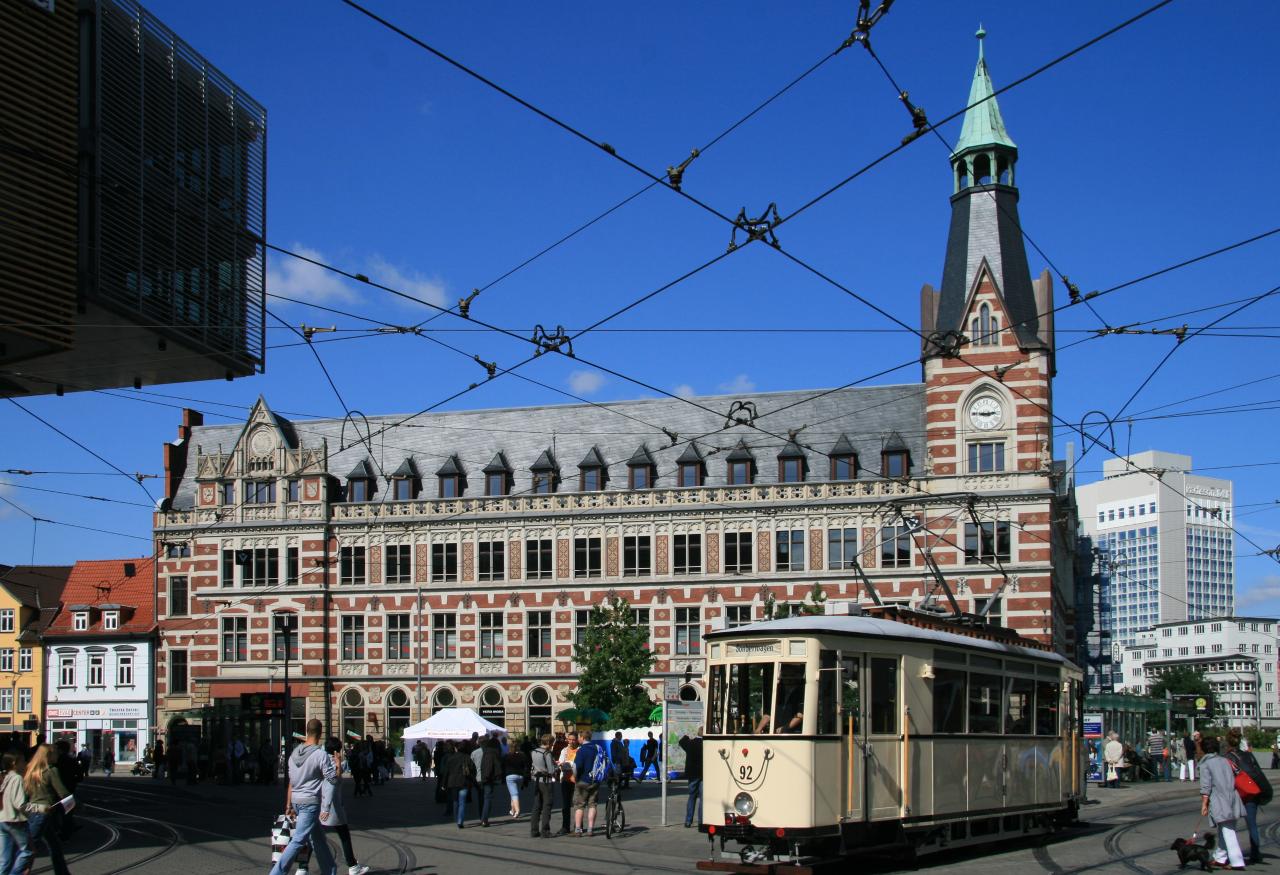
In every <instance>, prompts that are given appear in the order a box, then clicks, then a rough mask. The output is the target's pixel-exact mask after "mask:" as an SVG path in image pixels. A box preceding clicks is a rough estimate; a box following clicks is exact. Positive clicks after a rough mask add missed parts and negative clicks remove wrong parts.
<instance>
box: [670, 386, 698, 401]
mask: <svg viewBox="0 0 1280 875" xmlns="http://www.w3.org/2000/svg"><path fill="white" fill-rule="evenodd" d="M671 394H673V395H675V396H677V397H679V398H693V397H695V396H696V395H697V394H698V393H697V392H695V391H694V390H693V387H692V386H690V385H689V384H688V383H681V384H680V385H679V386H676V387H675V388H674V389H672V390H671Z"/></svg>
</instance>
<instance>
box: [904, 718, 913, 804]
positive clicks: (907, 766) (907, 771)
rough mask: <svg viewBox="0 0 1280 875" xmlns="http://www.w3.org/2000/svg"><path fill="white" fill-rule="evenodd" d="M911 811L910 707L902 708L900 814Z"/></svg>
mask: <svg viewBox="0 0 1280 875" xmlns="http://www.w3.org/2000/svg"><path fill="white" fill-rule="evenodd" d="M910 813H911V708H910V707H906V708H903V709H902V816H903V817H906V816H907V815H908V814H910Z"/></svg>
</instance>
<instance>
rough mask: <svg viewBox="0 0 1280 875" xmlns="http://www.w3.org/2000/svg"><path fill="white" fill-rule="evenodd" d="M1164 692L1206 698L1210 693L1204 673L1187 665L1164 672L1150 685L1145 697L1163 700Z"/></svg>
mask: <svg viewBox="0 0 1280 875" xmlns="http://www.w3.org/2000/svg"><path fill="white" fill-rule="evenodd" d="M1166 691H1167V692H1170V693H1173V694H1174V695H1175V696H1176V695H1179V694H1185V695H1193V696H1207V695H1209V694H1210V692H1211V690H1210V689H1209V681H1208V680H1207V679H1206V678H1205V676H1204V672H1201V671H1197V670H1196V669H1194V668H1192V667H1191V666H1189V665H1180V666H1175V667H1173V668H1171V669H1169V670H1168V671H1165V672H1164V673H1163V674H1161V675H1160V677H1159V678H1158V679H1157V680H1156V682H1155V683H1154V684H1152V685H1151V689H1149V690H1148V691H1147V695H1149V696H1151V697H1152V698H1155V699H1163V698H1164V694H1165V692H1166Z"/></svg>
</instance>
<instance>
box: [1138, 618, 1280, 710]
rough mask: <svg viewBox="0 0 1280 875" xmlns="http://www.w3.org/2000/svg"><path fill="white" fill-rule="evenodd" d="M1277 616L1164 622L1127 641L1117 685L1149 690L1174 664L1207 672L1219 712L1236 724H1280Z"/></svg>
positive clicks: (1279, 626) (1278, 631)
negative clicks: (1127, 644) (1128, 643)
mask: <svg viewBox="0 0 1280 875" xmlns="http://www.w3.org/2000/svg"><path fill="white" fill-rule="evenodd" d="M1278 634H1280V623H1277V621H1276V619H1275V618H1274V617H1231V616H1225V617H1209V618H1206V619H1202V620H1187V621H1180V622H1175V623H1161V624H1160V625H1158V626H1156V627H1155V628H1153V629H1148V630H1146V631H1144V632H1139V633H1138V634H1137V636H1136V641H1135V642H1134V643H1133V644H1131V645H1129V646H1127V647H1125V648H1124V650H1123V652H1122V656H1121V660H1120V672H1119V674H1120V678H1119V679H1117V681H1116V691H1117V692H1119V691H1121V690H1123V691H1126V692H1131V693H1146V692H1147V691H1148V690H1149V689H1150V688H1151V685H1152V684H1153V683H1155V682H1156V681H1157V680H1158V679H1159V678H1160V675H1161V674H1162V673H1163V672H1165V671H1168V670H1169V669H1172V668H1183V667H1189V668H1192V669H1194V670H1196V671H1199V672H1202V673H1203V674H1204V675H1205V677H1206V679H1207V680H1208V681H1209V687H1210V689H1212V691H1213V695H1214V702H1215V705H1216V707H1217V710H1218V713H1219V714H1221V715H1222V716H1223V717H1224V718H1225V719H1227V720H1228V721H1229V722H1230V723H1232V724H1245V725H1250V724H1252V725H1257V726H1261V727H1263V728H1265V729H1276V728H1280V692H1278V688H1277V682H1278V678H1277V656H1278V653H1280V647H1278V644H1280V641H1278V640H1277V635H1278Z"/></svg>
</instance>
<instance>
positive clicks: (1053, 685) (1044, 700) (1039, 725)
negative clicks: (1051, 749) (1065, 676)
mask: <svg viewBox="0 0 1280 875" xmlns="http://www.w3.org/2000/svg"><path fill="white" fill-rule="evenodd" d="M1057 734H1058V684H1057V682H1056V681H1037V682H1036V735H1057Z"/></svg>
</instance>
